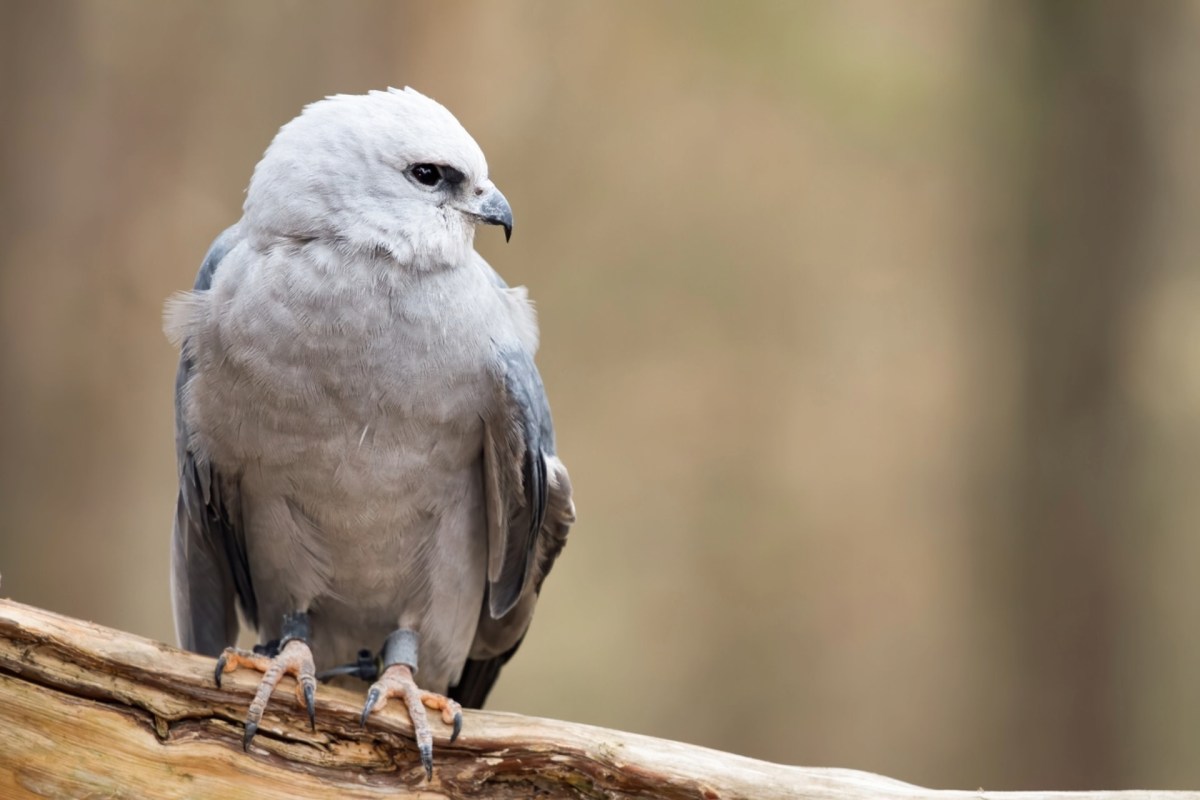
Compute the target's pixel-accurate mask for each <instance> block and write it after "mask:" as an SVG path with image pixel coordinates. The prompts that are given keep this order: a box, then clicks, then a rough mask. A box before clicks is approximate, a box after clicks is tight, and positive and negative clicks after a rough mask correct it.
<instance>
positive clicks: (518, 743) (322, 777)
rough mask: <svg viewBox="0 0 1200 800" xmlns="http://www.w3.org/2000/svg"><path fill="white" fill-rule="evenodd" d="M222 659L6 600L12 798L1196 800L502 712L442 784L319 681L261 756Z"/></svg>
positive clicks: (266, 732) (2, 790) (264, 743)
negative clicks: (987, 782) (735, 751)
mask: <svg viewBox="0 0 1200 800" xmlns="http://www.w3.org/2000/svg"><path fill="white" fill-rule="evenodd" d="M213 664H214V662H213V659H211V658H204V657H202V656H197V655H193V654H191V653H184V652H181V651H179V650H176V649H175V648H172V647H168V646H166V645H163V644H159V643H157V642H153V641H150V640H148V639H143V638H141V637H138V636H133V635H130V634H127V633H122V632H120V631H115V630H112V629H110V628H104V627H101V626H99V625H93V624H91V623H87V622H81V621H79V620H74V619H69V618H67V617H62V616H59V615H57V614H53V613H50V612H47V611H42V610H40V609H36V608H32V607H30V606H25V605H21V604H19V603H14V602H11V601H6V600H0V797H3V798H6V800H9V799H11V800H17V799H18V798H25V797H38V798H41V797H122V798H126V797H128V798H140V797H154V798H205V797H222V798H224V799H225V800H229V798H236V797H255V798H267V799H268V800H270V799H271V798H279V799H280V800H295V798H300V797H305V798H382V797H388V798H396V797H420V798H429V799H430V800H432V798H475V797H486V798H529V797H535V796H536V797H566V798H632V797H642V798H646V797H649V798H705V799H707V800H718V799H726V800H733V798H745V799H746V800H750V799H751V798H753V800H775V799H776V798H785V797H786V798H799V797H807V798H841V799H842V800H855V799H857V798H940V799H941V800H950V799H951V798H961V799H962V800H966V799H967V798H992V799H993V800H1004V799H1006V800H1032V798H1035V797H1036V798H1064V799H1065V798H1077V800H1109V799H1110V798H1124V799H1125V800H1135V799H1138V800H1142V799H1145V798H1152V797H1154V798H1167V797H1174V798H1182V797H1192V798H1200V794H1196V793H1184V792H1080V793H1070V792H983V791H977V792H959V791H935V790H930V789H923V788H920V787H918V786H913V785H911V784H906V783H901V782H899V781H894V780H891V779H889V778H884V777H881V776H878V775H872V774H870V773H866V772H856V771H853V770H843V769H820V768H806V767H786V766H779V765H775V764H768V763H765V762H762V761H754V760H752V759H749V758H743V757H741V756H735V755H731V754H728V753H721V752H717V751H715V750H707V749H705V748H701V747H694V746H691V745H685V744H679V743H677V742H669V741H665V740H661V739H653V738H650V737H646V736H637V735H635V734H630V733H621V732H619V731H611V730H605V729H602V728H595V727H591V726H587V725H575V724H570V723H566V722H556V721H553V720H545V719H535V718H532V717H522V716H519V715H515V714H502V713H496V712H483V711H477V712H467V714H466V719H465V724H464V726H463V735H462V736H461V737H460V738H459V740H458V741H457V742H455V743H454V744H453V745H452V744H450V743H449V742H448V741H447V739H446V735H445V734H446V732H445V730H444V728H442V727H441V726H440V723H437V722H435V723H434V724H435V725H438V726H439V727H438V732H437V733H438V736H437V737H436V738H435V743H434V748H435V750H434V753H435V767H434V777H433V780H432V781H430V782H426V781H425V780H424V774H423V771H422V769H421V767H420V762H419V760H418V758H417V754H416V750H415V748H414V747H413V744H412V740H411V739H410V738H409V737H410V734H411V728H410V726H409V724H408V717H407V715H406V714H405V712H404V710H403V706H402V705H401V704H392V705H391V706H389V707H388V708H387V709H384V710H383V711H380V712H378V713H376V714H375V715H374V716H373V717H372V719H371V722H370V724H369V727H368V728H367V729H366V730H364V729H362V728H360V727H359V724H358V714H359V710H360V709H361V706H362V701H363V698H362V696H361V694H355V693H352V692H350V691H347V690H343V689H339V688H335V687H329V686H322V687H321V689H320V691H319V692H318V695H317V730H316V731H315V732H313V731H310V730H309V728H308V725H307V720H306V718H305V716H304V714H303V713H302V712H301V711H300V710H299V708H298V707H297V705H296V701H295V696H294V693H293V691H292V686H293V685H292V684H291V679H290V678H285V679H284V686H282V687H281V688H280V689H279V690H278V691H277V692H276V696H275V697H274V698H273V700H272V703H271V705H270V707H269V708H268V711H267V714H266V716H265V717H264V718H263V723H262V727H261V728H260V729H259V733H258V738H257V739H255V741H254V744H253V746H252V747H251V749H250V752H249V753H248V754H247V753H243V752H242V747H241V737H242V719H243V717H244V715H245V711H246V706H247V705H248V703H249V701H250V697H251V694H252V693H253V690H254V688H255V685H256V683H257V676H255V675H254V674H252V673H234V674H231V675H229V676H228V677H227V678H226V681H225V688H224V689H223V690H218V689H216V687H214V686H213V677H212V675H213Z"/></svg>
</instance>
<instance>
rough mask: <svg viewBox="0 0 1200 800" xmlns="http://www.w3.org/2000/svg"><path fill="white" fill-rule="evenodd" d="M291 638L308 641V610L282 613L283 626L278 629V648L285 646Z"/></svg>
mask: <svg viewBox="0 0 1200 800" xmlns="http://www.w3.org/2000/svg"><path fill="white" fill-rule="evenodd" d="M293 639H299V640H300V641H302V642H305V643H307V642H308V612H307V611H293V612H292V613H290V614H284V615H283V628H281V629H280V631H279V649H280V650H282V649H283V648H285V647H287V643H288V642H290V641H292V640H293Z"/></svg>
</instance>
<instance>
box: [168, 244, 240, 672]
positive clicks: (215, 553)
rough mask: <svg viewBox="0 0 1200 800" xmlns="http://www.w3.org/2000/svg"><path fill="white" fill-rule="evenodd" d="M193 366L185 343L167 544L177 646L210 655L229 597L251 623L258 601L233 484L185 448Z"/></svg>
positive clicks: (206, 284)
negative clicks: (187, 395)
mask: <svg viewBox="0 0 1200 800" xmlns="http://www.w3.org/2000/svg"><path fill="white" fill-rule="evenodd" d="M240 240H241V237H240V235H239V232H238V228H237V226H236V225H234V226H232V227H230V228H227V229H226V230H225V231H224V232H223V233H222V234H221V235H220V236H218V237H217V239H216V241H214V242H213V244H212V247H210V248H209V251H208V255H206V256H205V258H204V263H203V264H201V266H200V272H199V274H198V275H197V276H196V283H195V286H194V287H193V288H195V289H196V290H207V289H209V288H210V287H211V286H212V281H213V275H214V274H215V273H216V270H217V266H218V265H219V264H220V262H221V259H222V258H224V257H225V255H226V254H227V253H228V252H229V251H230V250H232V249H233V248H234V246H236V245H237V244H238V242H239V241H240ZM193 371H194V365H193V363H192V361H191V359H189V358H188V356H187V350H186V347H185V348H184V354H183V355H182V356H181V357H180V360H179V371H178V372H177V374H176V377H175V451H176V456H177V458H178V465H179V497H178V499H177V501H176V505H175V531H174V535H173V538H172V542H171V593H172V600H173V605H174V610H175V631H176V634H177V635H178V637H179V643H180V645H181V646H182V647H184V648H186V649H188V650H192V651H194V652H197V653H204V654H206V655H216V654H218V653H220V652H221V650H222V649H223V648H225V647H227V646H229V645H231V644H233V643H234V641H235V640H236V639H237V634H238V620H237V611H236V607H235V598H236V601H237V602H238V603H240V604H241V607H242V611H243V613H244V614H245V615H246V617H247V619H248V620H250V622H251V623H252V624H253V623H256V616H257V614H256V608H257V606H256V603H255V601H254V587H253V586H252V585H251V583H250V570H249V565H248V563H247V560H246V547H245V540H244V537H243V535H242V531H241V509H240V504H239V498H238V489H237V483H236V482H234V481H231V480H229V479H228V477H227V476H222V475H221V474H219V473H218V471H217V470H216V469H215V468H214V467H213V466H212V465H211V464H209V463H208V461H207V459H204V458H198V457H197V454H196V453H194V452H193V451H192V449H191V445H190V438H191V437H190V431H189V430H188V424H187V418H186V414H185V408H184V394H185V392H186V391H187V385H188V381H189V380H190V379H191V376H192V373H193Z"/></svg>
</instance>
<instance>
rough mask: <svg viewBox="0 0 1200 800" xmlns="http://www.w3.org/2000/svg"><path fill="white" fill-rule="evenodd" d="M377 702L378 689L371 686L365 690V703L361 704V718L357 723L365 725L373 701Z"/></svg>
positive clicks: (372, 706) (373, 704)
mask: <svg viewBox="0 0 1200 800" xmlns="http://www.w3.org/2000/svg"><path fill="white" fill-rule="evenodd" d="M377 702H379V690H378V689H374V688H372V689H371V691H369V692H367V704H366V705H365V706H363V713H362V719H361V720H359V724H360V725H362V726H363V727H364V728H365V727H367V717H369V716H371V709H372V708H374V707H375V703H377Z"/></svg>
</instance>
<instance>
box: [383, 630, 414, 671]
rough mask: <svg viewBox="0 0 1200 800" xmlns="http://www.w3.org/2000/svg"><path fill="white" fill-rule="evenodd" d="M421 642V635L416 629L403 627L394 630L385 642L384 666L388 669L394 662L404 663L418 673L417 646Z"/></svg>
mask: <svg viewBox="0 0 1200 800" xmlns="http://www.w3.org/2000/svg"><path fill="white" fill-rule="evenodd" d="M420 644H421V637H420V636H419V635H418V634H417V632H416V631H410V630H407V629H401V630H398V631H392V633H391V634H390V635H389V636H388V637H387V641H385V642H384V643H383V668H384V669H387V668H388V667H390V666H392V665H393V664H404V665H405V666H407V667H408V668H409V669H411V670H412V673H413V675H416V674H417V648H418V647H419V646H420Z"/></svg>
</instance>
